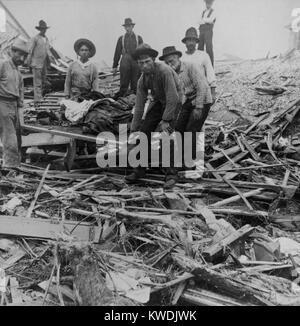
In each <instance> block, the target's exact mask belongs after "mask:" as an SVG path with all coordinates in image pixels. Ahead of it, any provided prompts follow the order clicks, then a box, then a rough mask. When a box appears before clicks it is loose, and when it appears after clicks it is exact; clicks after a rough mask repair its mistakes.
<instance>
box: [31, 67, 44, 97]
mask: <svg viewBox="0 0 300 326" xmlns="http://www.w3.org/2000/svg"><path fill="white" fill-rule="evenodd" d="M32 72H33V87H34V102H35V103H37V102H40V101H42V100H43V96H42V91H43V90H42V87H43V85H42V83H43V82H42V68H32Z"/></svg>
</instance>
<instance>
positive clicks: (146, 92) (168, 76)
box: [126, 44, 181, 188]
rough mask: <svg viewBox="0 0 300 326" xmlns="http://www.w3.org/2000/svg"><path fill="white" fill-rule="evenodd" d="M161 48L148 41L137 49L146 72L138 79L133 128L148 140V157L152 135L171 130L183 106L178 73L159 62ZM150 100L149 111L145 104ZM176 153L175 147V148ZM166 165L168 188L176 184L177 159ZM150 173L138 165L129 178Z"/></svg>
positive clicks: (166, 185) (136, 55)
mask: <svg viewBox="0 0 300 326" xmlns="http://www.w3.org/2000/svg"><path fill="white" fill-rule="evenodd" d="M157 55H158V52H157V51H156V50H154V49H152V48H151V47H150V46H149V45H148V44H142V45H140V46H139V47H138V48H137V49H136V51H135V52H134V53H133V58H134V59H135V60H137V62H138V64H139V66H140V68H141V71H142V75H141V77H140V79H139V81H138V86H137V97H136V105H135V111H134V116H133V120H132V124H131V132H132V133H133V132H136V131H139V132H140V133H142V134H144V135H145V136H146V137H147V140H148V151H149V152H148V159H149V160H150V156H151V136H152V133H153V132H155V131H159V132H166V133H168V134H171V133H172V132H173V130H174V124H175V122H176V118H177V115H178V112H179V110H180V108H181V89H180V83H179V79H178V76H177V74H176V73H175V72H174V70H173V69H171V68H170V67H168V66H167V65H166V64H164V63H160V62H155V58H156V57H157ZM147 99H148V100H149V101H150V102H149V103H150V104H149V106H148V109H147V112H144V107H145V104H146V102H147ZM172 152H173V154H174V149H173V150H172V148H171V156H172ZM172 161H173V160H172V157H171V162H170V166H168V167H166V183H165V188H171V187H173V186H174V185H175V184H176V181H177V173H176V170H175V169H174V162H172ZM145 173H146V168H145V167H138V168H136V169H134V172H133V173H132V174H131V175H129V176H128V177H127V178H126V180H127V181H128V182H135V181H137V180H138V179H139V178H141V177H143V176H144V175H145Z"/></svg>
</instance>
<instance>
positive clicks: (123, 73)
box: [113, 18, 143, 97]
mask: <svg viewBox="0 0 300 326" xmlns="http://www.w3.org/2000/svg"><path fill="white" fill-rule="evenodd" d="M123 26H124V28H125V30H126V33H125V35H123V36H120V37H119V39H118V42H117V46H116V50H115V55H114V63H113V73H114V74H116V72H117V67H118V64H119V61H120V58H121V57H122V58H121V63H120V91H119V94H118V95H119V96H121V97H122V96H125V95H126V93H127V92H128V87H129V85H130V90H131V92H133V93H134V94H135V93H136V87H137V81H138V78H139V75H140V70H139V67H138V65H137V63H136V62H135V60H134V59H133V58H132V54H133V52H134V51H135V50H136V48H137V47H138V46H139V45H140V44H142V43H143V39H142V37H141V36H139V35H136V34H135V33H134V32H133V28H134V26H135V23H133V22H132V19H131V18H126V19H125V22H124V24H123Z"/></svg>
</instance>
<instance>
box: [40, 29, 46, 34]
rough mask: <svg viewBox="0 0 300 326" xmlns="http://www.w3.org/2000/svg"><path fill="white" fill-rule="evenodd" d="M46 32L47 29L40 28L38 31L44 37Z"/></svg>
mask: <svg viewBox="0 0 300 326" xmlns="http://www.w3.org/2000/svg"><path fill="white" fill-rule="evenodd" d="M46 32H47V28H41V29H40V34H41V35H43V36H45V35H46Z"/></svg>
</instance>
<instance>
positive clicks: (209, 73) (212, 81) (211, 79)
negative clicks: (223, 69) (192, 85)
mask: <svg viewBox="0 0 300 326" xmlns="http://www.w3.org/2000/svg"><path fill="white" fill-rule="evenodd" d="M202 55H203V56H204V60H203V66H204V69H205V74H206V78H207V81H208V85H209V86H210V87H212V88H213V87H214V88H215V87H216V86H217V84H216V81H217V78H216V74H215V70H214V68H213V66H212V63H211V60H210V57H209V55H208V54H207V53H206V52H203V54H202Z"/></svg>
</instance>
